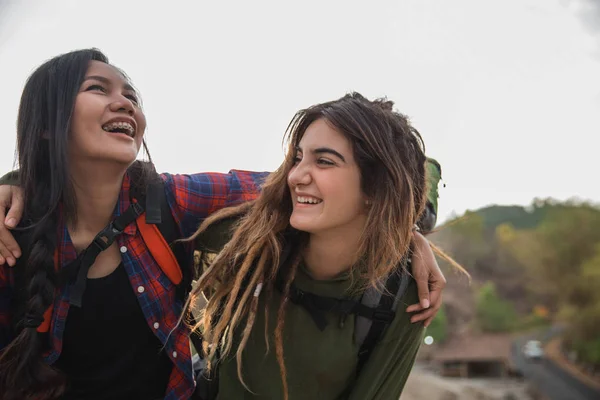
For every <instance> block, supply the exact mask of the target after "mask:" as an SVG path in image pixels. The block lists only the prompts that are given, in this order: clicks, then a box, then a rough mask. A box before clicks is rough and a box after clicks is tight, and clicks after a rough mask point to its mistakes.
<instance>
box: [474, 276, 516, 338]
mask: <svg viewBox="0 0 600 400" xmlns="http://www.w3.org/2000/svg"><path fill="white" fill-rule="evenodd" d="M476 316H477V323H478V325H479V327H480V328H481V330H483V331H486V332H507V331H510V330H511V329H512V328H513V327H514V324H515V322H516V320H517V314H516V312H515V309H514V306H513V305H512V304H511V303H510V302H508V301H505V300H503V299H501V298H500V297H499V296H498V294H497V293H496V287H495V285H494V283H492V282H486V283H485V284H484V285H483V286H482V287H481V288H480V289H479V292H478V293H477V298H476Z"/></svg>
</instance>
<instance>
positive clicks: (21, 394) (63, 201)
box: [0, 49, 146, 399]
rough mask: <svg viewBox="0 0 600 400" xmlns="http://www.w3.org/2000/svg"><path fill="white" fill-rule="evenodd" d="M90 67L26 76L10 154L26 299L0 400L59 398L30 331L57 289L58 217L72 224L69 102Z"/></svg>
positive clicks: (88, 53)
mask: <svg viewBox="0 0 600 400" xmlns="http://www.w3.org/2000/svg"><path fill="white" fill-rule="evenodd" d="M91 61H99V62H103V63H106V64H108V58H107V57H106V56H105V55H104V54H102V52H100V51H99V50H97V49H86V50H78V51H73V52H70V53H66V54H62V55H59V56H57V57H54V58H52V59H51V60H49V61H47V62H45V63H44V64H42V65H41V66H40V67H39V68H37V69H36V70H35V71H34V72H33V74H32V75H31V76H30V77H29V79H28V80H27V83H26V84H25V88H24V90H23V94H22V96H21V103H20V106H19V115H18V122H17V152H18V161H19V167H20V185H21V187H22V189H23V191H24V200H25V209H24V215H23V221H25V224H26V225H27V226H26V227H25V229H27V230H28V231H29V234H28V235H26V236H27V237H28V240H27V244H26V245H25V247H26V249H24V255H25V254H27V256H26V257H23V258H24V259H26V265H24V266H20V267H19V268H24V269H25V280H24V281H25V282H26V288H25V290H26V294H25V301H24V312H23V315H24V317H23V318H22V321H21V323H20V326H19V329H20V332H19V333H18V335H17V337H16V338H15V339H14V340H13V341H12V342H11V343H10V344H9V345H8V346H7V347H6V348H5V349H4V350H3V352H2V354H1V355H0V398H2V399H30V398H31V399H33V398H35V399H53V398H56V397H59V396H60V395H61V394H62V393H63V392H64V387H65V378H64V376H63V374H61V373H60V371H58V370H57V369H55V368H53V367H52V366H50V365H48V364H47V363H46V362H45V361H44V360H43V357H42V353H43V351H44V350H45V345H46V344H47V342H45V341H44V340H43V338H44V336H43V334H41V333H38V332H37V328H38V327H39V325H41V323H42V321H43V319H44V318H43V315H44V312H45V311H46V309H47V308H48V307H49V306H50V305H51V304H52V302H53V300H54V293H55V290H56V289H57V276H56V275H57V274H56V273H55V267H54V252H55V250H56V248H57V225H58V224H59V222H60V221H59V220H58V219H59V215H62V216H64V217H65V218H67V219H70V218H76V215H75V212H76V211H75V210H76V199H75V194H74V190H73V186H72V184H71V180H70V179H69V159H68V151H67V149H68V140H69V129H70V125H71V118H72V115H73V109H74V106H75V100H76V97H77V94H78V93H79V90H80V86H81V84H82V83H83V80H84V79H85V74H86V72H87V70H88V67H89V64H90V62H91ZM144 148H146V147H145V143H144ZM59 207H60V208H61V212H60V213H59ZM22 247H23V246H22Z"/></svg>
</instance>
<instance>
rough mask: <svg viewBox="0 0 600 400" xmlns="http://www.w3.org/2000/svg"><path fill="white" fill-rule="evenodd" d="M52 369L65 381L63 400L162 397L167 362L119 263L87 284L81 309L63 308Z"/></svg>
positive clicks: (115, 399)
mask: <svg viewBox="0 0 600 400" xmlns="http://www.w3.org/2000/svg"><path fill="white" fill-rule="evenodd" d="M57 367H58V368H59V369H60V370H62V371H63V372H64V373H65V374H66V376H67V382H68V383H67V384H68V387H67V393H66V394H65V396H64V397H63V399H64V400H71V399H77V400H91V399H94V400H96V399H98V400H100V399H111V400H118V399H128V400H129V399H140V400H154V399H162V398H164V396H165V392H166V388H167V384H168V381H169V376H170V374H171V369H172V363H171V361H170V360H169V358H168V356H167V355H166V354H165V351H164V350H163V349H162V344H161V343H160V341H159V340H158V338H157V337H156V336H155V335H154V333H153V332H152V330H151V329H150V327H149V326H148V323H147V322H146V319H145V317H144V314H143V313H142V309H141V308H140V305H139V303H138V300H137V298H136V296H135V294H134V292H133V289H132V288H131V284H130V282H129V278H128V276H127V273H126V271H125V268H124V266H123V264H121V265H119V266H118V267H117V269H116V270H115V271H113V272H112V273H111V274H110V275H108V276H105V277H102V278H97V279H88V281H87V285H86V289H85V292H84V294H83V302H82V307H81V308H77V307H71V308H70V309H69V315H68V317H67V322H66V326H65V331H64V336H63V349H62V353H61V356H60V358H59V359H58V361H57Z"/></svg>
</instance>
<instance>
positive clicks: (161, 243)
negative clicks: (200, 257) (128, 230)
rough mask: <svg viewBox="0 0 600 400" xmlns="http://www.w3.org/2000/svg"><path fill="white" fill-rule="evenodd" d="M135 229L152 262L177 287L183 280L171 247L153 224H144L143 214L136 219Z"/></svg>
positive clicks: (144, 217)
mask: <svg viewBox="0 0 600 400" xmlns="http://www.w3.org/2000/svg"><path fill="white" fill-rule="evenodd" d="M136 223H137V227H138V230H139V231H140V234H141V235H142V238H143V239H144V243H146V247H148V250H150V254H152V257H154V260H155V261H156V262H157V263H158V265H159V266H160V268H161V269H162V271H163V272H164V273H165V275H167V277H168V278H169V279H170V280H171V282H173V284H175V285H179V284H180V283H181V280H182V279H183V274H182V272H181V268H180V267H179V263H178V262H177V258H176V257H175V254H173V251H172V250H171V247H170V246H169V244H168V243H167V241H166V240H165V238H164V237H163V235H162V234H161V232H160V230H159V229H158V226H156V225H155V224H148V223H147V222H146V216H145V214H142V215H140V216H139V217H138V218H137V221H136Z"/></svg>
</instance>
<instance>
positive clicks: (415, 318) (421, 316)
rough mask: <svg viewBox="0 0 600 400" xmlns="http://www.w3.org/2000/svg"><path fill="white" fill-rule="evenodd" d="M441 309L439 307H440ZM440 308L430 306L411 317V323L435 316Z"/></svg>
mask: <svg viewBox="0 0 600 400" xmlns="http://www.w3.org/2000/svg"><path fill="white" fill-rule="evenodd" d="M438 310H439V309H438ZM438 310H436V309H434V308H432V307H430V308H428V309H427V310H423V311H421V312H419V313H417V314H415V315H413V316H412V317H411V318H410V322H411V323H415V322H421V321H426V320H427V319H433V318H435V316H436V314H437V312H438Z"/></svg>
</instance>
